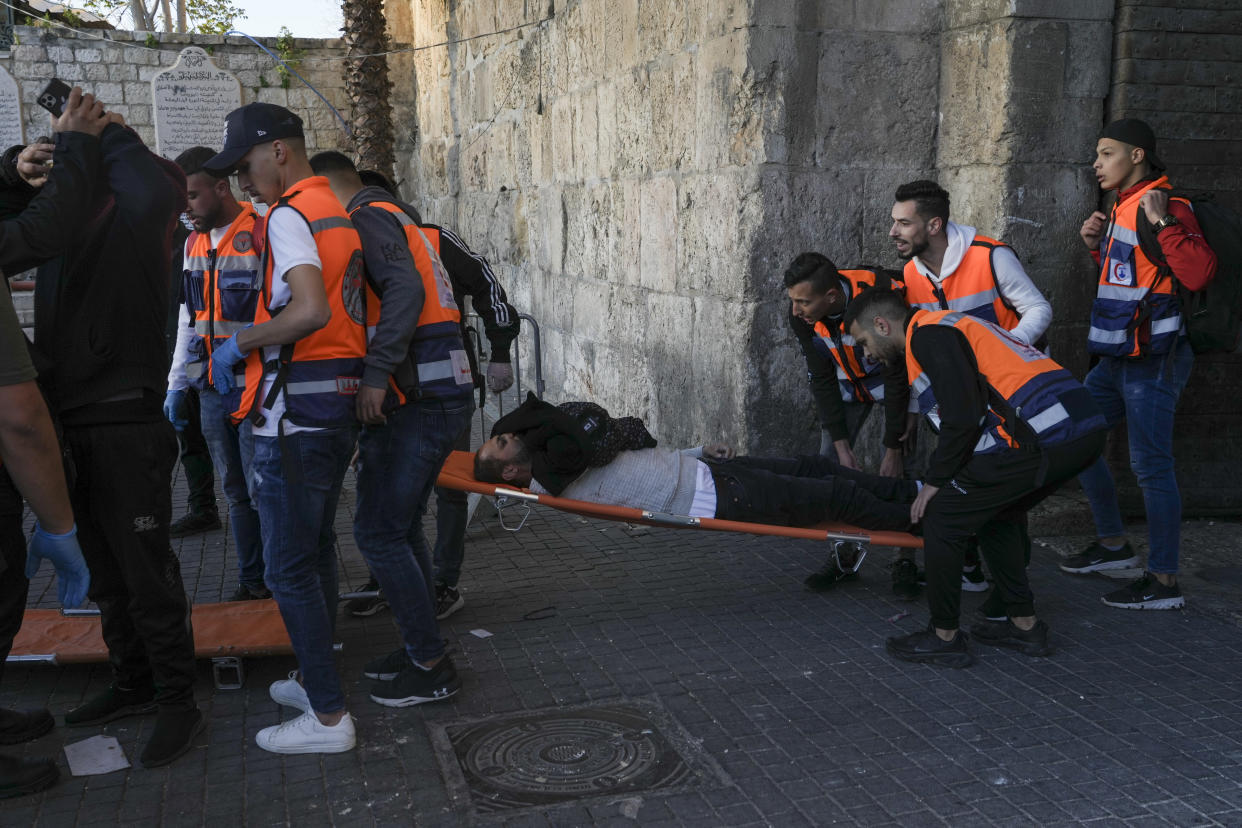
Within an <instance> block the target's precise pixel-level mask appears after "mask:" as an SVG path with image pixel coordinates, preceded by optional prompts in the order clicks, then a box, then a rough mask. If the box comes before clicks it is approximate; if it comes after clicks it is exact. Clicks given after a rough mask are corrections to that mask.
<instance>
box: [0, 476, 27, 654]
mask: <svg viewBox="0 0 1242 828" xmlns="http://www.w3.org/2000/svg"><path fill="white" fill-rule="evenodd" d="M22 508H23V506H22V496H21V493H20V492H18V491H17V487H16V486H14V485H13V481H12V480H10V479H9V475H8V473H7V472H6V471H5V470H4V469H3V468H0V678H3V676H4V660H5V659H6V658H8V657H9V651H10V650H12V649H13V639H14V638H16V637H17V633H18V631H19V630H20V629H21V628H22V615H23V614H24V613H25V612H26V596H27V594H28V593H29V591H30V581H28V580H26V535H25V534H24V533H23V532H22Z"/></svg>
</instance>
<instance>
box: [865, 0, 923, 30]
mask: <svg viewBox="0 0 1242 828" xmlns="http://www.w3.org/2000/svg"><path fill="white" fill-rule="evenodd" d="M943 2H944V0H900V2H892V1H891V0H889V2H883V1H882V0H876V1H875V2H866V1H865V0H864V1H863V2H859V3H857V4H856V5H855V7H854V28H855V29H861V30H864V31H876V32H898V33H901V34H919V35H921V34H925V33H927V32H936V31H939V30H940V29H941V27H942V23H941V6H942V5H943Z"/></svg>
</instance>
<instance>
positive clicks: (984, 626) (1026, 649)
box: [970, 618, 1052, 656]
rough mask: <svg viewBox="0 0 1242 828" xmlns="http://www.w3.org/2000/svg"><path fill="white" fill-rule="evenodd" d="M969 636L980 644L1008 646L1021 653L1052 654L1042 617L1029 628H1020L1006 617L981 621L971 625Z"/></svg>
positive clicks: (1031, 654) (1046, 626) (1034, 654)
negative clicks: (998, 619) (1001, 619)
mask: <svg viewBox="0 0 1242 828" xmlns="http://www.w3.org/2000/svg"><path fill="white" fill-rule="evenodd" d="M970 637H971V638H973V639H974V640H975V641H978V642H979V643H980V644H990V645H991V646H993V647H1009V648H1010V649H1012V650H1017V651H1018V652H1020V653H1022V654H1023V655H1029V656H1046V655H1052V645H1051V644H1049V643H1048V625H1047V624H1045V623H1044V621H1043V619H1042V618H1041V619H1037V620H1036V621H1035V626H1033V627H1031V628H1030V629H1029V630H1023V629H1020V628H1019V627H1018V626H1017V625H1016V624H1014V623H1013V621H1011V620H1010V619H1008V618H1006V619H1005V620H1004V621H981V622H979V623H978V624H973V625H972V626H971V628H970Z"/></svg>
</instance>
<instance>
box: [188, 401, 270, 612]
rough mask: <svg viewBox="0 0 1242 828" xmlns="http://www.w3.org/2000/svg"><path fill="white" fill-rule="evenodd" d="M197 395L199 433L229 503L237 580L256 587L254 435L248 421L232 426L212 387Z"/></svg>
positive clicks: (259, 556)
mask: <svg viewBox="0 0 1242 828" xmlns="http://www.w3.org/2000/svg"><path fill="white" fill-rule="evenodd" d="M198 396H199V405H200V408H201V416H202V419H201V422H202V427H203V436H204V437H206V438H207V449H208V451H210V452H211V462H212V463H213V464H215V467H216V473H217V474H218V475H219V476H220V477H221V479H222V481H223V483H224V497H225V499H226V500H228V502H229V528H230V529H231V530H232V532H233V543H234V544H235V545H236V546H237V580H239V581H240V582H241V583H242V584H243V585H244V586H248V587H252V588H255V589H258V588H261V587H262V586H263V538H262V537H261V536H260V534H259V513H258V512H257V511H255V508H254V505H253V503H252V502H251V494H252V493H251V491H250V480H251V468H250V467H251V464H252V462H253V461H254V438H253V437H251V435H250V423H249V422H243V423H242V424H241V425H240V426H235V425H233V422H232V420H230V419H229V411H228V410H227V407H226V405H225V402H224V398H223V397H221V396H220V394H219V393H217V391H216V390H215V389H214V388H207V389H204V390H202V391H199V392H198Z"/></svg>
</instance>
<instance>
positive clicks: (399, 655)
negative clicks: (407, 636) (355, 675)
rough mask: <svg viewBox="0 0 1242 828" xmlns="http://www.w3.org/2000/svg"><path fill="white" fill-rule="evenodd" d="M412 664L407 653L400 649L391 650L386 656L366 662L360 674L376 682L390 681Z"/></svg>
mask: <svg viewBox="0 0 1242 828" xmlns="http://www.w3.org/2000/svg"><path fill="white" fill-rule="evenodd" d="M412 664H413V662H412V661H410V656H409V653H407V652H406V651H405V648H404V647H402V648H401V649H400V650H393V651H392V652H391V653H389V654H388V655H386V656H380V657H379V658H373V659H371V660H370V661H368V662H367V663H366V666H365V667H363V668H362V674H363V675H364V676H366V677H367V678H369V679H374V680H376V681H392V680H393V679H395V678H396V677H397V675H398V674H399V673H400V672H401V671H402V670H404V669H405V668H406V667H409V666H411V665H412Z"/></svg>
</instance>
